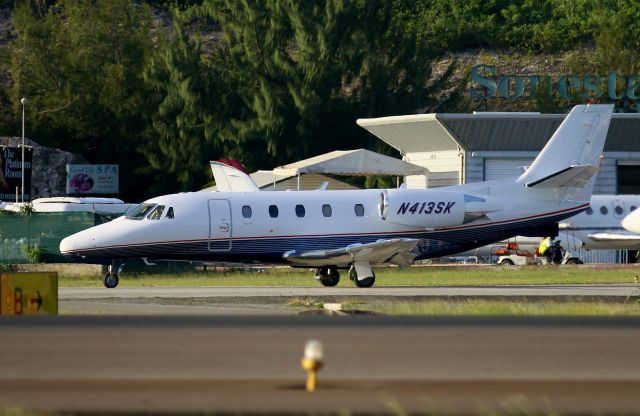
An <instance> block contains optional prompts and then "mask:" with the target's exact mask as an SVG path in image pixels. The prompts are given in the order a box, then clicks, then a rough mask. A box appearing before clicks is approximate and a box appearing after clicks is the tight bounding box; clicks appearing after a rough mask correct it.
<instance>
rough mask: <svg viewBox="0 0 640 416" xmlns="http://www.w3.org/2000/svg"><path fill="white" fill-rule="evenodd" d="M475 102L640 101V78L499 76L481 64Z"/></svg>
mask: <svg viewBox="0 0 640 416" xmlns="http://www.w3.org/2000/svg"><path fill="white" fill-rule="evenodd" d="M471 83H472V86H471V89H470V90H469V91H468V92H469V96H470V97H471V98H476V99H491V98H506V99H535V98H536V95H537V94H545V95H546V96H547V97H554V96H555V97H559V98H565V99H570V98H576V97H579V98H585V99H590V98H593V99H596V98H606V99H611V100H619V99H629V100H638V99H640V75H631V76H628V77H625V76H621V75H618V74H617V73H616V71H611V72H609V73H608V74H607V75H606V76H600V75H563V76H561V77H558V78H557V79H555V78H552V77H551V76H550V75H498V70H497V68H496V67H495V66H492V65H486V64H479V65H476V66H474V67H473V68H471Z"/></svg>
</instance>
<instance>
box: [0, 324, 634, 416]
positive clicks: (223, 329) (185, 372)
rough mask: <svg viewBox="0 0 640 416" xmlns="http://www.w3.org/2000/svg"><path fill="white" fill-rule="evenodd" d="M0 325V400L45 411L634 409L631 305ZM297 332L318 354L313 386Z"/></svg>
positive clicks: (630, 411) (593, 411)
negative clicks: (479, 314) (608, 310)
mask: <svg viewBox="0 0 640 416" xmlns="http://www.w3.org/2000/svg"><path fill="white" fill-rule="evenodd" d="M0 333H1V334H2V339H3V342H2V343H0V403H5V404H11V405H21V406H24V407H27V408H33V409H39V410H47V411H65V412H82V413H95V412H106V413H109V412H117V413H121V412H125V413H127V412H128V413H131V412H133V413H136V412H145V413H149V412H151V413H154V412H169V413H171V412H179V413H202V412H216V411H218V412H230V411H231V412H237V413H253V412H265V413H282V412H284V413H300V412H323V413H328V412H333V413H337V412H343V411H349V412H352V413H362V412H368V413H383V412H393V409H394V408H396V409H403V410H404V411H408V412H445V413H446V412H450V413H465V414H469V413H484V414H489V413H492V411H493V410H495V411H496V412H498V413H505V412H512V413H513V412H516V413H517V412H519V413H541V412H543V413H550V412H554V411H555V412H561V413H580V414H600V413H607V414H611V413H613V414H633V413H636V412H637V411H638V409H640V396H638V394H637V392H638V391H640V390H639V389H640V363H639V361H638V359H637V355H638V351H640V319H638V318H419V317H404V318H399V317H384V316H346V317H323V316H286V317H281V316H280V317H277V316H270V317H265V316H253V317H238V316H235V317H233V316H226V317H217V316H188V317H183V316H170V317H168V316H152V317H145V316H138V317H113V316H89V317H52V318H35V319H34V318H31V319H29V318H23V319H7V318H3V319H0ZM310 338H315V339H319V340H321V341H322V342H323V344H324V348H325V357H326V360H325V368H324V369H323V370H322V371H321V373H320V388H319V390H318V391H317V392H315V393H313V394H309V393H306V392H305V391H304V390H303V388H302V386H303V379H304V373H303V372H302V370H301V369H300V358H301V355H302V350H303V347H304V344H305V342H306V341H307V340H308V339H310Z"/></svg>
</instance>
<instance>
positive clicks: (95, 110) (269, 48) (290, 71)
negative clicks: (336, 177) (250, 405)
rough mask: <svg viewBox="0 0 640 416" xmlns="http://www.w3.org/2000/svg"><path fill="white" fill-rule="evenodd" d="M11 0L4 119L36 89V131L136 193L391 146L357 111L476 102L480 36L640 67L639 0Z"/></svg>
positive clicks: (526, 49) (460, 106)
mask: <svg viewBox="0 0 640 416" xmlns="http://www.w3.org/2000/svg"><path fill="white" fill-rule="evenodd" d="M15 3H16V4H15V6H14V5H13V2H7V1H4V2H0V5H4V6H5V8H8V9H10V11H11V14H10V16H11V17H10V19H11V22H10V23H11V24H10V25H8V27H7V28H4V26H2V27H0V31H3V32H4V33H0V40H2V41H3V43H4V46H5V47H4V48H2V50H1V53H0V70H1V71H2V73H3V78H5V82H3V83H2V85H4V87H3V89H2V91H1V93H0V99H2V101H3V104H4V105H3V106H2V111H0V133H1V134H3V135H20V125H21V124H20V122H21V118H20V117H21V111H22V106H21V104H20V98H21V97H27V100H28V101H27V105H26V114H27V116H26V117H27V119H26V125H27V136H28V137H30V138H32V139H34V140H36V141H37V142H40V143H41V144H44V145H49V146H56V147H59V148H62V149H64V150H68V151H74V152H80V153H82V154H83V155H84V156H85V157H86V158H88V159H89V160H90V161H91V162H93V163H119V164H120V166H121V179H120V184H121V190H122V196H123V197H124V198H125V199H127V200H130V201H139V200H142V199H145V198H146V197H148V196H149V195H154V194H158V193H168V192H177V191H185V190H195V189H198V188H200V187H201V186H203V185H204V184H205V183H207V182H209V181H210V177H211V175H210V173H209V169H208V164H207V162H208V161H209V160H215V159H220V158H234V159H237V160H240V161H241V162H242V163H244V164H245V165H246V166H247V167H248V168H249V169H250V170H253V169H259V168H260V169H266V168H272V167H274V166H278V165H281V164H284V163H288V162H292V161H295V160H298V159H300V158H305V157H309V156H313V155H317V154H320V153H323V152H326V151H330V150H335V149H351V148H359V147H365V148H370V149H373V150H378V151H382V152H387V153H389V152H390V149H387V148H384V147H383V145H382V144H381V143H380V142H379V141H377V140H376V139H375V138H374V137H373V136H371V135H369V134H368V133H366V132H365V131H364V130H362V129H360V128H358V127H357V126H356V125H355V119H357V118H361V117H379V116H388V115H398V114H410V113H417V112H425V111H440V112H459V111H468V110H469V109H470V108H472V107H473V106H474V103H472V102H471V101H470V99H469V98H468V97H466V96H465V95H464V91H465V89H466V88H467V79H466V77H467V70H466V68H465V66H464V65H465V63H464V62H462V63H461V62H460V61H459V60H458V59H456V57H457V56H459V54H461V53H464V52H465V51H467V50H469V49H472V50H490V51H491V53H492V54H494V56H497V57H498V58H497V59H501V58H500V57H505V58H506V59H507V60H508V58H509V57H513V56H514V54H517V55H516V56H521V57H525V58H526V57H528V56H530V57H535V56H537V55H541V54H558V53H563V52H567V53H570V54H572V57H573V58H572V60H571V61H570V63H569V64H570V65H571V68H572V70H574V71H576V72H584V71H595V72H598V71H599V72H604V73H606V72H607V71H609V70H617V71H619V72H620V73H624V74H627V75H632V74H636V73H637V72H638V65H639V63H640V59H639V56H638V54H639V52H638V51H640V48H639V45H638V42H639V40H638V37H637V36H635V34H636V33H638V30H637V29H639V26H640V19H639V17H640V3H638V2H628V1H614V0H607V1H603V0H596V1H593V0H591V1H587V0H564V1H561V0H520V1H504V0H484V1H480V0H464V1H463V0H416V1H411V0H353V1H338V0H325V1H317V2H313V1H309V2H308V1H295V0H263V1H257V0H243V1H238V0H202V1H189V0H178V1H146V2H145V1H133V0H110V1H106V0H105V1H95V2H88V1H84V0H65V1H62V0H58V1H53V0H24V1H16V2H15ZM3 28H4V29H3ZM557 101H558V102H556V103H551V104H553V106H554V108H558V109H563V108H566V106H567V105H569V104H570V102H562V101H561V100H557ZM571 101H579V99H576V100H571ZM530 105H532V106H534V107H536V106H538V107H539V108H541V107H544V108H549V105H550V103H548V102H544V103H536V102H533V103H531V104H530ZM533 109H535V108H533ZM373 181H375V180H372V181H370V183H369V184H368V185H371V186H373V185H385V184H384V183H377V184H376V183H374V182H373Z"/></svg>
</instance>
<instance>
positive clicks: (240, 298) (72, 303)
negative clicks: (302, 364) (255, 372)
mask: <svg viewBox="0 0 640 416" xmlns="http://www.w3.org/2000/svg"><path fill="white" fill-rule="evenodd" d="M637 297H640V287H638V286H635V285H629V284H608V285H544V286H533V285H532V286H432V287H425V286H398V287H389V286H380V287H374V288H371V289H362V288H355V287H334V288H328V287H138V288H127V287H118V288H116V289H106V288H103V287H96V288H60V290H59V298H60V313H61V314H64V315H85V314H94V315H100V314H102V315H104V314H109V315H132V314H133V315H141V314H147V315H157V314H170V315H173V314H177V315H180V314H187V315H192V314H204V315H255V314H271V315H287V314H294V313H298V312H300V310H301V308H299V307H292V306H290V305H291V303H292V302H290V301H291V300H304V299H311V300H313V301H314V302H342V301H343V300H345V299H346V300H354V299H355V300H362V301H369V300H372V301H375V300H378V299H384V300H385V301H393V300H400V301H419V300H428V299H523V298H524V299H528V300H537V299H540V300H582V301H584V300H597V301H613V302H619V301H627V300H629V299H634V298H637Z"/></svg>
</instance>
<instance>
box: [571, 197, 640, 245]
mask: <svg viewBox="0 0 640 416" xmlns="http://www.w3.org/2000/svg"><path fill="white" fill-rule="evenodd" d="M638 207H640V195H593V196H592V197H591V205H590V207H589V208H588V209H587V210H585V211H584V212H582V213H580V214H578V215H576V216H575V217H572V218H569V219H567V220H565V221H563V222H561V223H560V235H559V236H558V238H559V239H560V240H562V242H563V245H565V247H570V248H571V249H579V248H584V249H587V250H591V249H616V250H638V249H640V235H639V234H636V233H633V232H631V231H629V230H628V229H626V228H627V227H626V226H625V222H626V221H627V219H626V218H627V217H631V216H632V213H633V212H636V209H637V208H638Z"/></svg>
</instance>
